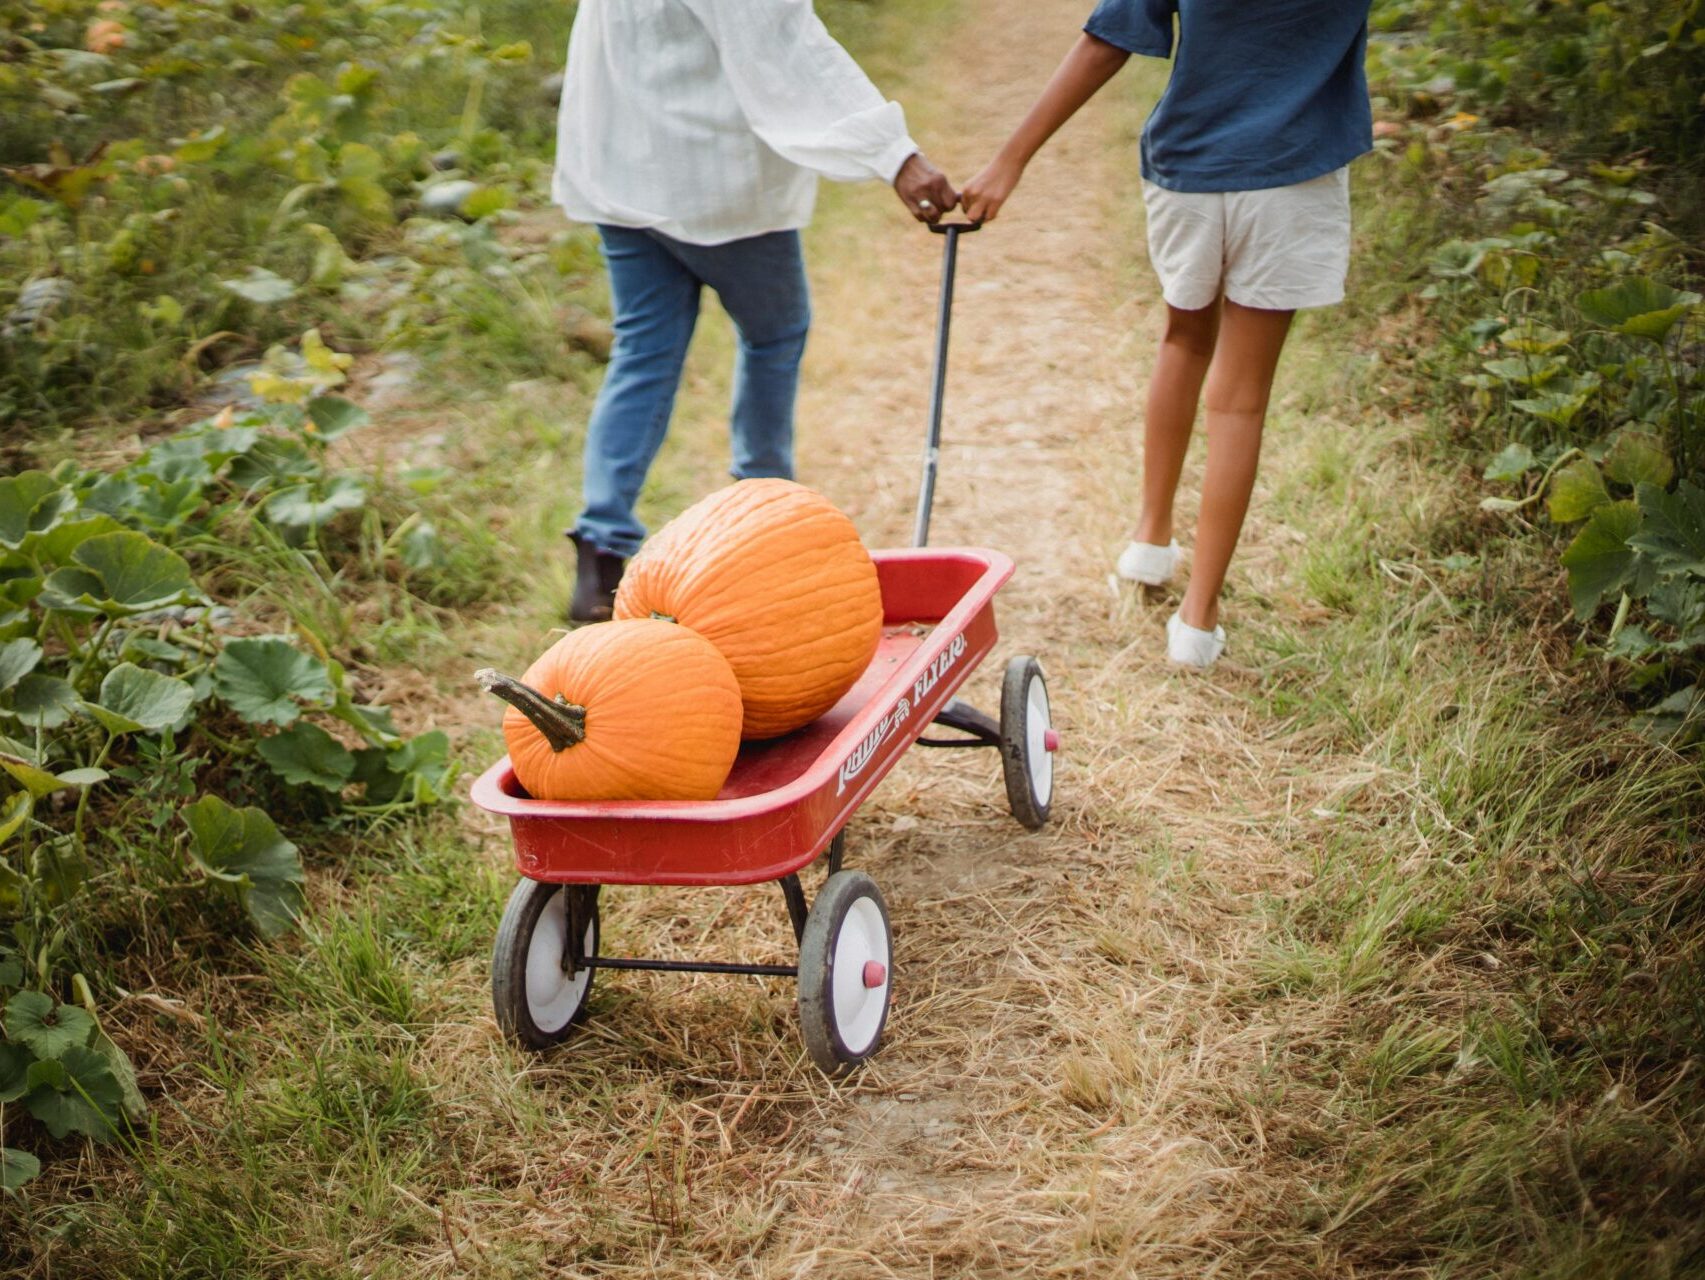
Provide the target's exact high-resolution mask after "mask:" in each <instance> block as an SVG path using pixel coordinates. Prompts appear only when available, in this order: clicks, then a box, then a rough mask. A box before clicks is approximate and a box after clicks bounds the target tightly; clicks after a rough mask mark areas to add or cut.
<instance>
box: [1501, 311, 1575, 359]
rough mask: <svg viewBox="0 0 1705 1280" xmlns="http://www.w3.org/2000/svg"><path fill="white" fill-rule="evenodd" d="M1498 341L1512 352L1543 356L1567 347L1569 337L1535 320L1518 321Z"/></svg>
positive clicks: (1559, 330)
mask: <svg viewBox="0 0 1705 1280" xmlns="http://www.w3.org/2000/svg"><path fill="white" fill-rule="evenodd" d="M1498 341H1499V342H1500V343H1502V344H1503V345H1504V346H1506V347H1508V348H1510V350H1512V351H1522V352H1526V353H1527V354H1528V355H1530V356H1542V355H1549V354H1550V353H1551V352H1553V351H1556V350H1557V349H1559V348H1560V347H1565V346H1567V345H1568V343H1569V335H1568V334H1567V333H1564V332H1563V331H1562V330H1561V329H1553V328H1550V327H1549V326H1547V325H1543V324H1539V323H1537V322H1535V321H1533V320H1518V321H1517V322H1516V323H1515V324H1512V325H1511V326H1510V327H1509V328H1508V329H1505V330H1504V331H1503V332H1502V333H1500V334H1499V335H1498Z"/></svg>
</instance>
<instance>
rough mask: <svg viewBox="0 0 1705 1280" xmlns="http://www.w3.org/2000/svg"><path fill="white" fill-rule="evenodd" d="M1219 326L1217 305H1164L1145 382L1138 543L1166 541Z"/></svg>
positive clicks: (1164, 543)
mask: <svg viewBox="0 0 1705 1280" xmlns="http://www.w3.org/2000/svg"><path fill="white" fill-rule="evenodd" d="M1219 327H1220V304H1219V302H1218V301H1215V302H1214V303H1213V304H1212V305H1211V306H1206V307H1203V308H1202V309H1201V310H1199V311H1180V310H1179V309H1178V308H1177V307H1174V306H1171V305H1168V306H1167V308H1166V331H1165V333H1164V335H1163V336H1162V337H1161V340H1160V353H1159V354H1158V355H1157V356H1156V357H1155V362H1154V374H1153V375H1152V376H1151V377H1150V378H1149V393H1148V405H1147V408H1146V410H1145V412H1144V415H1143V510H1142V515H1141V516H1140V517H1139V518H1138V520H1137V536H1136V540H1137V541H1138V542H1148V543H1152V544H1153V545H1155V546H1157V547H1164V546H1165V545H1166V544H1167V543H1169V542H1171V541H1172V499H1173V496H1174V495H1175V494H1176V493H1177V492H1178V477H1179V476H1180V475H1181V474H1182V473H1183V471H1184V455H1185V454H1186V453H1188V452H1189V450H1190V432H1191V430H1192V429H1193V428H1194V427H1195V425H1196V405H1197V402H1198V401H1199V400H1200V399H1201V395H1202V379H1203V378H1204V377H1205V376H1206V375H1207V372H1208V362H1209V361H1210V360H1211V359H1212V358H1213V354H1214V340H1215V337H1216V335H1217V334H1218V332H1219Z"/></svg>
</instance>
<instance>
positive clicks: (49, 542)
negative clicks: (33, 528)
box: [25, 515, 124, 565]
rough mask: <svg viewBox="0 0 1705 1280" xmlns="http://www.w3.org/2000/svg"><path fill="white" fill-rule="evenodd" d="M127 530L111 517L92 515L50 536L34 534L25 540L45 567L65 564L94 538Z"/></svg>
mask: <svg viewBox="0 0 1705 1280" xmlns="http://www.w3.org/2000/svg"><path fill="white" fill-rule="evenodd" d="M123 528H124V526H123V525H121V524H120V523H119V522H118V521H117V520H115V519H113V518H112V517H111V516H109V515H92V516H87V517H85V518H83V519H81V520H68V521H66V522H65V523H64V524H61V525H56V526H55V527H54V528H52V529H49V530H48V531H47V532H46V533H32V534H31V535H30V536H29V538H27V539H26V540H25V547H26V549H27V550H28V551H29V553H30V554H31V555H33V556H35V557H36V559H38V560H39V561H41V563H42V564H44V565H49V564H64V563H66V562H67V561H68V560H70V559H71V557H72V555H73V554H75V553H76V550H77V548H78V547H80V546H82V545H83V544H84V543H85V542H87V541H88V540H89V539H90V538H94V537H99V536H100V535H101V534H103V533H118V532H119V531H120V530H122V529H123Z"/></svg>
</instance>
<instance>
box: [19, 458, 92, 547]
mask: <svg viewBox="0 0 1705 1280" xmlns="http://www.w3.org/2000/svg"><path fill="white" fill-rule="evenodd" d="M76 505H77V498H76V496H75V495H74V494H72V493H71V492H70V491H69V490H67V489H66V488H65V487H64V486H63V485H61V484H60V483H59V481H57V480H55V479H54V478H53V477H52V476H50V475H48V474H47V472H45V471H23V472H19V473H18V474H17V475H15V476H3V477H0V546H5V547H10V548H12V549H13V550H16V549H17V548H19V547H21V546H23V544H24V539H25V538H27V537H29V535H30V534H32V533H42V532H45V531H46V530H48V529H51V528H52V527H53V526H54V525H55V524H57V523H59V521H60V519H61V518H63V517H64V516H65V515H66V514H67V513H68V512H70V511H72V510H73V509H75V507H76Z"/></svg>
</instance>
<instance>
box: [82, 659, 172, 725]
mask: <svg viewBox="0 0 1705 1280" xmlns="http://www.w3.org/2000/svg"><path fill="white" fill-rule="evenodd" d="M194 704H195V690H194V689H193V688H192V687H191V686H190V685H189V684H188V683H186V682H185V681H183V680H178V679H174V678H173V677H171V676H166V675H161V674H160V673H159V672H157V671H148V670H145V669H143V668H142V667H139V666H137V665H136V664H135V663H132V662H123V663H120V664H119V665H118V666H116V667H114V668H113V669H112V670H111V671H109V672H107V675H106V679H104V680H102V681H101V698H100V702H99V703H91V702H85V703H83V704H82V707H83V710H85V711H87V712H88V713H89V714H90V715H92V716H94V717H95V719H97V720H99V721H100V722H101V724H102V725H103V726H105V727H106V730H107V732H109V733H158V732H160V731H161V730H163V729H170V728H171V727H173V726H174V725H176V724H177V723H178V721H180V720H182V719H183V717H184V713H185V712H186V711H188V710H189V709H190V707H191V706H193V705H194Z"/></svg>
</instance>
